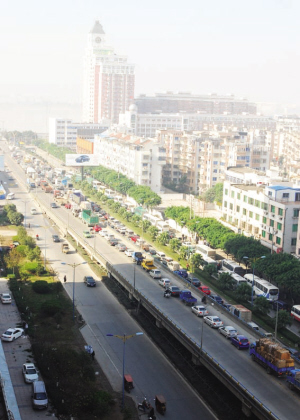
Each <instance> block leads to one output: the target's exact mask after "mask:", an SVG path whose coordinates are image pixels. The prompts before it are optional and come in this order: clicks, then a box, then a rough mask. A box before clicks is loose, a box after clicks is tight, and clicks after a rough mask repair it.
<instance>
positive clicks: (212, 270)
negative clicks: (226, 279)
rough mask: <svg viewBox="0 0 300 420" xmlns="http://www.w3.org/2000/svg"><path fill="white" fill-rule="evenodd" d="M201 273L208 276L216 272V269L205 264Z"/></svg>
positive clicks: (211, 265) (212, 265)
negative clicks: (203, 272)
mask: <svg viewBox="0 0 300 420" xmlns="http://www.w3.org/2000/svg"><path fill="white" fill-rule="evenodd" d="M203 271H205V272H206V273H208V274H209V275H210V276H212V275H213V274H216V273H217V272H218V270H217V267H216V266H215V265H214V264H207V265H205V266H204V267H203Z"/></svg>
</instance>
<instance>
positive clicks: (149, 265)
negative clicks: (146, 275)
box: [141, 258, 157, 272]
mask: <svg viewBox="0 0 300 420" xmlns="http://www.w3.org/2000/svg"><path fill="white" fill-rule="evenodd" d="M141 266H142V267H143V270H146V271H147V272H149V271H150V270H155V269H156V268H157V267H155V265H154V264H153V260H151V259H148V258H146V259H144V260H143V262H142V264H141Z"/></svg>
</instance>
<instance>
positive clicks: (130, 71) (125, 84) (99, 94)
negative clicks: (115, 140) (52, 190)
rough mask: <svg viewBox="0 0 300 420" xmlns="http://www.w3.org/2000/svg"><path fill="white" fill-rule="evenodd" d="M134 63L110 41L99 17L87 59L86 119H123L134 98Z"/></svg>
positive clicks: (93, 120) (91, 34) (84, 107)
mask: <svg viewBox="0 0 300 420" xmlns="http://www.w3.org/2000/svg"><path fill="white" fill-rule="evenodd" d="M134 83H135V75H134V65H133V64H130V63H128V61H127V57H126V56H124V55H119V54H117V53H116V52H115V50H114V48H113V47H112V46H110V45H109V44H108V42H107V39H106V35H105V32H104V30H103V28H102V25H101V24H100V23H99V21H96V22H95V25H94V26H93V28H92V30H91V31H90V33H89V34H88V42H87V48H86V54H85V59H84V80H83V121H84V122H87V123H99V122H100V121H102V120H103V119H108V120H110V121H111V122H112V123H117V122H118V121H119V114H121V113H124V112H125V111H126V110H128V108H129V106H130V104H132V103H133V101H134Z"/></svg>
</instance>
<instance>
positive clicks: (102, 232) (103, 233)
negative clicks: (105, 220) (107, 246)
mask: <svg viewBox="0 0 300 420" xmlns="http://www.w3.org/2000/svg"><path fill="white" fill-rule="evenodd" d="M100 235H101V236H103V238H104V236H106V235H108V232H107V230H105V229H102V230H101V232H100Z"/></svg>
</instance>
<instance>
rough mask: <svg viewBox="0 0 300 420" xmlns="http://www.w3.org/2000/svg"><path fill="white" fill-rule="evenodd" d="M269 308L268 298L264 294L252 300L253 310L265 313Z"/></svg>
mask: <svg viewBox="0 0 300 420" xmlns="http://www.w3.org/2000/svg"><path fill="white" fill-rule="evenodd" d="M269 309H270V305H269V302H268V299H267V298H265V297H264V296H257V298H256V299H255V300H254V304H253V311H254V312H257V313H260V314H263V315H267V314H268V312H269Z"/></svg>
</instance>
